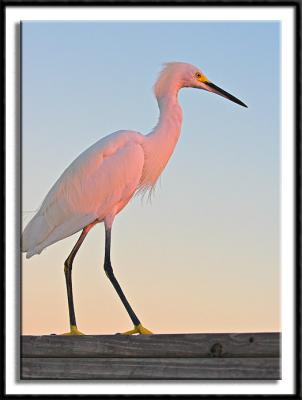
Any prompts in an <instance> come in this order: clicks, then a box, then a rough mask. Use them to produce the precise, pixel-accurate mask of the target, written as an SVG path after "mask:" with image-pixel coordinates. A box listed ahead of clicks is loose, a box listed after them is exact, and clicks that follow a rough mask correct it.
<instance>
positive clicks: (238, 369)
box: [21, 358, 280, 380]
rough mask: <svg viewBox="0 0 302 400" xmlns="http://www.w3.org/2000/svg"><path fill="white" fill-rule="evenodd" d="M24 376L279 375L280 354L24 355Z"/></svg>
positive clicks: (255, 376) (208, 376) (61, 377)
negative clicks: (260, 355) (225, 356)
mask: <svg viewBox="0 0 302 400" xmlns="http://www.w3.org/2000/svg"><path fill="white" fill-rule="evenodd" d="M21 378H22V379H90V380H93V379H261V380H267V379H270V380H276V379H280V368H279V360H278V359H277V358H182V359H180V358H77V359H75V358H23V360H22V377H21Z"/></svg>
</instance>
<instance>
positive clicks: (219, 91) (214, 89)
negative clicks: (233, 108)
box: [204, 82, 247, 108]
mask: <svg viewBox="0 0 302 400" xmlns="http://www.w3.org/2000/svg"><path fill="white" fill-rule="evenodd" d="M204 84H205V85H206V86H207V87H208V88H209V92H213V93H216V94H219V95H220V96H222V97H225V98H226V99H229V100H231V101H233V102H234V103H237V104H239V105H240V106H243V107H246V108H247V105H246V104H244V103H243V102H242V101H241V100H239V99H237V97H235V96H233V95H231V94H230V93H228V92H226V91H225V90H223V89H221V88H220V87H219V86H216V85H214V83H212V82H204Z"/></svg>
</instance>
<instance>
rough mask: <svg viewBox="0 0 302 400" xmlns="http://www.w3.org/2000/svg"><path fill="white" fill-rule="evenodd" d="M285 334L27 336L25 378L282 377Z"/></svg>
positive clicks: (23, 358)
mask: <svg viewBox="0 0 302 400" xmlns="http://www.w3.org/2000/svg"><path fill="white" fill-rule="evenodd" d="M280 339H281V335H280V334H279V333H214V334H167V335H146V336H122V335H98V336H89V335H87V336H59V335H58V336H56V335H54V336H53V335H51V336H23V337H22V339H21V379H63V380H66V379H89V380H99V379H132V380H133V379H148V380H149V379H156V380H159V379H257V380H258V379H259V380H267V379H270V380H276V379H281V372H280Z"/></svg>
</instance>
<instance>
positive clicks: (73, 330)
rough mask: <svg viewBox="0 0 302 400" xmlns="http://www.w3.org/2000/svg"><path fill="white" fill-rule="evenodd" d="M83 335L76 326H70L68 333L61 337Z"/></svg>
mask: <svg viewBox="0 0 302 400" xmlns="http://www.w3.org/2000/svg"><path fill="white" fill-rule="evenodd" d="M73 335H85V333H82V332H80V331H79V330H78V328H77V326H76V325H70V332H66V333H62V336H73Z"/></svg>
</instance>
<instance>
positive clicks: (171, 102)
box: [150, 86, 182, 144]
mask: <svg viewBox="0 0 302 400" xmlns="http://www.w3.org/2000/svg"><path fill="white" fill-rule="evenodd" d="M179 89H180V88H179V87H176V86H170V87H169V88H168V89H166V90H165V92H164V93H163V94H157V96H156V98H157V102H158V107H159V111H160V116H159V120H158V123H157V125H156V127H155V128H154V129H153V131H152V132H151V134H150V135H156V136H162V135H163V136H164V137H165V139H166V140H167V141H169V139H170V140H172V141H175V144H176V142H177V140H178V138H179V135H180V128H181V124H182V110H181V107H180V105H179V103H178V98H177V95H178V91H179Z"/></svg>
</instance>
